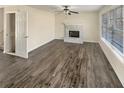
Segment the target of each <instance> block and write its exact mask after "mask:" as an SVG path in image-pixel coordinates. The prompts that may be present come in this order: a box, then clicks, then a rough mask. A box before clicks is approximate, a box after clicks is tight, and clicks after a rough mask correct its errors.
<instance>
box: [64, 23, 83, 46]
mask: <svg viewBox="0 0 124 93" xmlns="http://www.w3.org/2000/svg"><path fill="white" fill-rule="evenodd" d="M64 28H65V29H64V31H65V34H64V42H71V43H80V44H83V27H82V25H71V24H64Z"/></svg>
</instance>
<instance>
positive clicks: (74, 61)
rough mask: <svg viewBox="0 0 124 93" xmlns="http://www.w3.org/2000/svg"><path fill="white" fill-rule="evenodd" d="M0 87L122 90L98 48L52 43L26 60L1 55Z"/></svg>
mask: <svg viewBox="0 0 124 93" xmlns="http://www.w3.org/2000/svg"><path fill="white" fill-rule="evenodd" d="M0 87H4V88H10V87H11V88H15V87H16V88H23V87H26V88H34V87H35V88H49V87H51V88H61V87H65V88H88V87H89V88H97V87H100V88H104V87H109V88H111V87H112V88H114V87H116V88H118V87H119V88H121V87H122V85H121V83H120V81H119V80H118V78H117V76H116V74H115V72H114V70H113V69H112V67H111V65H110V64H109V62H108V60H107V58H106V57H105V55H104V53H103V51H102V50H101V48H100V46H99V44H97V43H84V44H72V43H64V42H63V41H62V40H53V41H52V42H50V43H48V44H46V45H44V46H42V47H40V48H38V49H36V50H34V51H33V52H31V53H30V54H29V59H28V60H26V59H22V58H19V57H14V56H11V55H6V54H3V53H2V51H0Z"/></svg>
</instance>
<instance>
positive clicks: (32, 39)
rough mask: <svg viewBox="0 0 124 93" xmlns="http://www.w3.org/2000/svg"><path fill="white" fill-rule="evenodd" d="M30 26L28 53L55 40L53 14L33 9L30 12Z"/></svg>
mask: <svg viewBox="0 0 124 93" xmlns="http://www.w3.org/2000/svg"><path fill="white" fill-rule="evenodd" d="M28 24H29V42H28V45H29V46H28V51H31V50H33V49H35V48H37V47H39V46H41V45H43V44H45V43H47V42H49V41H51V40H53V39H54V36H55V16H54V14H53V13H50V12H46V11H41V10H38V9H34V8H32V9H31V10H30V12H29V23H28Z"/></svg>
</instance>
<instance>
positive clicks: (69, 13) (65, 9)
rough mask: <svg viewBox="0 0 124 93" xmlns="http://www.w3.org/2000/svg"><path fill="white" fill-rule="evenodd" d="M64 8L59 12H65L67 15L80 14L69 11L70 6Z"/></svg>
mask: <svg viewBox="0 0 124 93" xmlns="http://www.w3.org/2000/svg"><path fill="white" fill-rule="evenodd" d="M63 7H64V9H63V10H62V11H59V12H64V13H65V14H66V15H72V14H79V12H76V11H72V10H70V9H69V7H70V6H63Z"/></svg>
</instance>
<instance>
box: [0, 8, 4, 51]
mask: <svg viewBox="0 0 124 93" xmlns="http://www.w3.org/2000/svg"><path fill="white" fill-rule="evenodd" d="M3 13H4V12H3V8H0V49H1V48H2V47H3Z"/></svg>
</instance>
